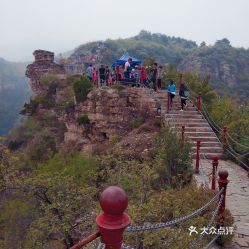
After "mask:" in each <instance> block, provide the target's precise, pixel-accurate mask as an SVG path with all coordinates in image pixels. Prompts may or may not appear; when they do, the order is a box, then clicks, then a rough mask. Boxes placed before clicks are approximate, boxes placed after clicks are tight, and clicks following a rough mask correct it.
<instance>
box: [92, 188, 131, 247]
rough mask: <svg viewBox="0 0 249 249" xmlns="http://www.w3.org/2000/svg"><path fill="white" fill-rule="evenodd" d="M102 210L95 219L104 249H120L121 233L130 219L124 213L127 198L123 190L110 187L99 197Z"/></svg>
mask: <svg viewBox="0 0 249 249" xmlns="http://www.w3.org/2000/svg"><path fill="white" fill-rule="evenodd" d="M100 206H101V208H102V210H103V212H101V213H100V214H99V215H98V217H97V218H96V223H97V225H98V227H99V231H100V236H101V241H102V242H103V243H104V244H105V249H122V243H123V232H124V230H125V228H126V227H127V226H128V225H129V224H130V222H131V219H130V217H129V215H127V214H126V213H125V212H124V211H125V209H126V208H127V206H128V198H127V195H126V193H125V192H124V190H123V189H121V188H119V187H116V186H111V187H108V188H106V189H105V190H104V191H103V193H102V194H101V196H100Z"/></svg>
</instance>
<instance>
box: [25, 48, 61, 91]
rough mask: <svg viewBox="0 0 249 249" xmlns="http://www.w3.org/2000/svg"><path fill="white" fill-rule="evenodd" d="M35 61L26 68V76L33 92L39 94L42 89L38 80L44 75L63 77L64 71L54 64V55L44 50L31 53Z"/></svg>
mask: <svg viewBox="0 0 249 249" xmlns="http://www.w3.org/2000/svg"><path fill="white" fill-rule="evenodd" d="M33 55H34V57H35V61H34V62H33V63H32V64H29V65H28V66H27V70H26V76H27V77H28V78H29V79H30V86H31V89H32V90H33V92H35V93H37V94H38V93H40V92H41V91H43V88H42V86H41V84H40V79H41V77H42V76H44V75H48V74H56V75H57V76H60V75H61V77H63V75H64V73H65V71H64V68H63V66H61V65H59V64H57V63H55V62H54V53H53V52H49V51H45V50H35V51H34V53H33Z"/></svg>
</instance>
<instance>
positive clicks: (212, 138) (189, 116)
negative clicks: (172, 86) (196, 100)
mask: <svg viewBox="0 0 249 249" xmlns="http://www.w3.org/2000/svg"><path fill="white" fill-rule="evenodd" d="M157 99H158V101H159V102H160V103H161V115H162V116H163V117H164V122H165V124H166V125H167V126H169V127H170V128H171V129H172V130H174V131H176V132H181V129H182V126H183V125H184V126H185V137H186V138H187V139H189V141H190V142H191V143H192V144H193V146H192V155H193V158H195V156H196V141H197V140H200V141H201V147H200V154H201V155H202V156H204V155H205V157H206V158H208V159H211V158H213V157H214V156H218V157H219V158H220V157H221V156H222V154H223V149H222V146H221V144H220V142H219V140H218V138H217V136H216V134H215V133H214V131H213V130H212V128H211V127H210V125H209V124H208V122H207V121H206V119H205V118H204V117H203V116H202V114H200V113H199V112H198V111H197V109H196V107H195V106H194V105H193V104H192V103H191V102H190V101H188V106H187V108H186V109H185V110H184V111H180V109H181V104H180V103H181V100H180V96H179V95H178V93H176V96H175V98H174V103H173V107H172V109H171V110H170V111H169V113H167V111H166V104H167V92H166V91H165V90H164V91H163V90H161V91H159V92H157Z"/></svg>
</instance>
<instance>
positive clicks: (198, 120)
mask: <svg viewBox="0 0 249 249" xmlns="http://www.w3.org/2000/svg"><path fill="white" fill-rule="evenodd" d="M165 121H172V122H174V123H181V124H186V125H188V124H191V123H205V124H206V123H207V121H206V120H205V119H203V118H188V119H186V118H180V117H177V118H172V117H167V116H166V117H165Z"/></svg>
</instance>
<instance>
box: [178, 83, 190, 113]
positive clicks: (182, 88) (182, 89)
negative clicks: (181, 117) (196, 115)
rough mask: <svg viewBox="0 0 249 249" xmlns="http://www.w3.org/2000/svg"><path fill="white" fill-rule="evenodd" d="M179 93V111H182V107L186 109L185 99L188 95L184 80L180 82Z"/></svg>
mask: <svg viewBox="0 0 249 249" xmlns="http://www.w3.org/2000/svg"><path fill="white" fill-rule="evenodd" d="M179 95H180V98H181V110H180V111H183V110H184V108H185V109H186V107H187V100H188V97H189V90H188V88H187V86H186V85H185V84H184V82H182V83H181V85H180V89H179Z"/></svg>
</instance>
